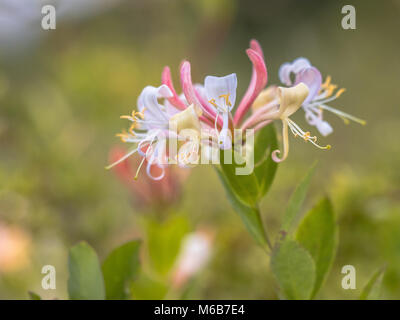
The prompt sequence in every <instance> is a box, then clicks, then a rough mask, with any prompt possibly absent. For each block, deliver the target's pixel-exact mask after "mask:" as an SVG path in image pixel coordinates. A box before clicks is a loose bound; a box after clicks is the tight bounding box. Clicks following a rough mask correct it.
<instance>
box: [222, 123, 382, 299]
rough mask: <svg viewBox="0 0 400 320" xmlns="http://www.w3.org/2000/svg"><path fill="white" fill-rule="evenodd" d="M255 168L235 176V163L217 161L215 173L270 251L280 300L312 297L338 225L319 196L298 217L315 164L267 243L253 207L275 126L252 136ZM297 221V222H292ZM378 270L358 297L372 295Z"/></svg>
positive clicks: (266, 180)
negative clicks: (301, 215) (304, 212)
mask: <svg viewBox="0 0 400 320" xmlns="http://www.w3.org/2000/svg"><path fill="white" fill-rule="evenodd" d="M255 146H256V148H255V150H254V159H255V170H254V172H253V173H252V174H251V175H248V176H238V175H235V169H236V168H237V167H238V166H239V165H237V164H235V163H233V164H224V162H223V161H221V166H220V169H219V170H218V174H219V177H220V179H221V181H222V183H223V185H224V187H225V190H226V193H227V195H228V197H229V199H230V201H231V204H232V205H233V207H234V209H235V210H236V211H237V212H238V213H239V215H240V216H241V218H242V220H243V222H244V224H245V226H246V227H247V229H248V231H249V232H250V234H251V235H252V236H253V237H254V238H255V240H256V241H257V242H258V243H259V244H260V245H261V246H262V247H263V248H264V249H266V251H267V252H268V253H270V254H271V259H270V261H271V269H272V272H273V273H274V275H275V278H276V280H277V282H278V284H279V287H280V290H281V293H280V295H281V297H282V298H285V299H313V298H314V297H315V296H316V295H317V293H318V292H319V290H320V288H321V286H322V285H323V283H324V281H325V279H326V277H327V275H328V273H329V270H330V268H331V265H332V263H333V260H334V258H335V254H336V250H337V246H338V226H337V221H336V217H335V214H334V211H333V208H332V204H331V202H330V200H329V199H328V198H327V197H324V198H322V199H321V200H320V201H319V203H318V204H317V205H316V206H315V207H313V208H312V209H311V210H310V211H309V212H308V213H307V214H306V215H305V216H304V217H303V219H302V220H301V221H300V223H297V222H298V220H299V216H300V212H301V207H302V204H303V202H304V200H305V197H306V194H307V190H308V187H309V184H310V181H311V177H312V175H313V173H314V171H315V166H316V165H315V164H314V165H313V166H312V167H311V168H310V169H309V171H308V172H307V174H306V175H305V177H304V178H303V179H302V181H301V182H300V183H299V185H298V186H297V187H296V189H295V191H294V192H293V194H292V196H291V198H290V200H289V202H288V205H287V208H286V211H285V213H284V215H283V220H282V224H281V227H280V232H279V236H278V239H277V240H276V241H275V243H274V244H273V243H271V241H270V240H269V238H268V236H267V233H266V231H265V227H264V225H263V221H262V218H261V215H260V210H259V208H258V203H259V201H260V199H261V198H262V197H263V196H265V194H266V193H267V191H268V190H269V187H270V186H271V184H272V181H273V179H274V176H275V173H276V170H277V164H276V163H275V162H273V161H272V159H271V157H270V156H269V157H268V156H265V155H270V154H271V151H273V150H275V149H277V140H276V135H275V130H274V128H273V127H272V126H267V127H266V128H265V129H263V130H262V131H261V132H260V133H259V134H258V136H257V137H256V141H255ZM296 225H297V227H296ZM382 277H383V271H382V270H379V271H377V272H376V273H375V274H374V275H373V277H372V278H371V280H370V281H369V282H368V284H367V285H366V287H365V288H364V290H363V292H362V294H361V297H360V299H377V298H378V297H379V286H380V282H381V280H382Z"/></svg>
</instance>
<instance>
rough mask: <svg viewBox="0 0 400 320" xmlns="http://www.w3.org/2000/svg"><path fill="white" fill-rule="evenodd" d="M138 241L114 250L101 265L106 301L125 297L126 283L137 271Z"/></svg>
mask: <svg viewBox="0 0 400 320" xmlns="http://www.w3.org/2000/svg"><path fill="white" fill-rule="evenodd" d="M139 248H140V241H131V242H128V243H125V244H124V245H122V246H120V247H118V248H116V249H114V250H113V251H112V252H111V253H110V255H109V256H108V257H107V258H106V260H105V261H104V263H103V267H102V270H103V275H104V283H105V286H106V297H107V299H108V300H116V299H118V300H122V299H125V298H126V297H127V292H126V289H127V286H128V283H129V282H130V281H131V280H132V279H133V278H134V277H135V276H136V274H137V272H138V270H139Z"/></svg>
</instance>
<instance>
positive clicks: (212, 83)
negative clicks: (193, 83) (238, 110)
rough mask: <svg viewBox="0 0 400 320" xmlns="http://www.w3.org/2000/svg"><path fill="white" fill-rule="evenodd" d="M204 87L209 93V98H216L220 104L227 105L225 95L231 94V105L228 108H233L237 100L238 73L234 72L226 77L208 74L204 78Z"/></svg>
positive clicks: (216, 101)
mask: <svg viewBox="0 0 400 320" xmlns="http://www.w3.org/2000/svg"><path fill="white" fill-rule="evenodd" d="M204 87H205V90H206V94H207V100H212V99H214V100H215V103H216V104H217V105H218V106H221V107H225V101H226V100H225V98H224V97H223V96H224V95H229V102H230V106H226V107H228V110H229V111H230V110H232V108H233V106H234V105H235V101H236V88H237V78H236V74H235V73H232V74H230V75H228V76H225V77H213V76H207V77H206V79H205V80H204Z"/></svg>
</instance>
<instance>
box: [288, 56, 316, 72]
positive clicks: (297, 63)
mask: <svg viewBox="0 0 400 320" xmlns="http://www.w3.org/2000/svg"><path fill="white" fill-rule="evenodd" d="M309 67H312V65H311V63H310V61H309V60H308V59H307V58H303V57H300V58H297V59H295V60H293V62H292V72H294V73H297V72H299V71H300V70H301V69H304V68H309Z"/></svg>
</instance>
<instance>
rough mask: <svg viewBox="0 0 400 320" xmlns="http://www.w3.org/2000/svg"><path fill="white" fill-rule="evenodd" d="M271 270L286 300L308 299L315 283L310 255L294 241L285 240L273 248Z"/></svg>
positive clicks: (313, 265) (313, 266)
mask: <svg viewBox="0 0 400 320" xmlns="http://www.w3.org/2000/svg"><path fill="white" fill-rule="evenodd" d="M271 268H272V271H273V273H274V275H275V277H276V279H277V280H278V283H279V286H280V288H281V289H282V293H283V294H284V296H285V297H286V298H287V299H291V300H305V299H310V297H311V293H312V290H313V288H314V283H315V264H314V261H313V259H312V257H311V255H310V254H309V253H308V252H307V250H305V249H304V248H303V247H301V246H300V245H299V244H298V243H297V242H296V241H294V240H290V239H289V238H286V239H285V240H283V241H282V242H280V243H279V245H278V246H276V247H275V248H274V251H273V254H272V257H271Z"/></svg>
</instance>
